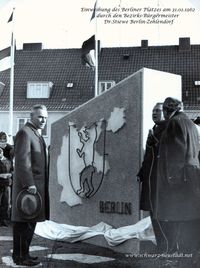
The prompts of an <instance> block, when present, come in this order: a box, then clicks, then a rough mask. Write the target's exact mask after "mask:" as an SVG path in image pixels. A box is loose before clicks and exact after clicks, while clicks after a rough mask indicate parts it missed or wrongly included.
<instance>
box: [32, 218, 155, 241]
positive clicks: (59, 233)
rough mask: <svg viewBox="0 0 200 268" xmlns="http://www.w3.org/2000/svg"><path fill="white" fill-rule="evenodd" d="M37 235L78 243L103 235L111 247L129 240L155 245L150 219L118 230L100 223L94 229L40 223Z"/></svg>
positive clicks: (50, 222) (45, 222)
mask: <svg viewBox="0 0 200 268" xmlns="http://www.w3.org/2000/svg"><path fill="white" fill-rule="evenodd" d="M35 234H37V235H39V236H42V237H44V238H48V239H51V240H58V241H66V242H70V243H73V242H77V241H82V240H85V239H88V238H91V237H94V236H97V235H103V236H104V238H105V240H106V241H107V243H108V244H109V245H110V246H117V245H119V244H121V243H123V242H124V241H126V240H129V239H133V238H136V239H139V240H150V241H152V242H153V243H155V236H154V232H153V229H152V225H151V219H150V217H147V218H144V219H142V220H140V221H139V222H137V223H136V224H133V225H129V226H124V227H120V228H117V229H114V228H112V226H110V225H108V224H106V223H104V222H100V223H99V224H97V225H94V226H92V227H84V226H74V225H68V224H60V223H56V222H53V221H44V222H38V223H37V225H36V229H35Z"/></svg>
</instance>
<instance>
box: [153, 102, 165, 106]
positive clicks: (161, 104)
mask: <svg viewBox="0 0 200 268" xmlns="http://www.w3.org/2000/svg"><path fill="white" fill-rule="evenodd" d="M156 106H162V107H163V102H157V103H156V104H155V105H154V107H156Z"/></svg>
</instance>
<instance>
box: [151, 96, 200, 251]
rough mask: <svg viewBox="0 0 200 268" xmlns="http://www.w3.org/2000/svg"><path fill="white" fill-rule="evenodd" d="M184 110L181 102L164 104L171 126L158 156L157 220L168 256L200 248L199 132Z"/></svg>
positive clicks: (165, 113)
mask: <svg viewBox="0 0 200 268" xmlns="http://www.w3.org/2000/svg"><path fill="white" fill-rule="evenodd" d="M181 109H182V103H181V102H180V101H179V100H176V99H174V98H167V99H166V100H165V101H164V104H163V112H164V116H165V119H166V120H167V121H168V122H167V125H166V129H165V130H164V132H163V135H162V138H161V140H160V147H159V154H158V173H157V191H156V204H155V211H154V218H156V219H158V220H159V222H160V226H161V227H162V231H163V233H164V235H165V238H166V252H168V253H170V252H180V253H194V252H195V251H196V250H198V249H199V246H200V227H199V226H200V168H199V160H198V153H199V141H198V132H197V129H196V127H195V125H194V123H193V122H192V121H191V120H190V119H189V118H188V117H187V115H186V114H185V113H184V112H182V111H181ZM163 223H164V224H163Z"/></svg>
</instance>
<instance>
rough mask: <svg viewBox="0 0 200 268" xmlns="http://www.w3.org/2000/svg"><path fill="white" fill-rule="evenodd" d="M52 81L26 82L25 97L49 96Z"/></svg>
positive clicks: (44, 97)
mask: <svg viewBox="0 0 200 268" xmlns="http://www.w3.org/2000/svg"><path fill="white" fill-rule="evenodd" d="M52 87H53V83H52V82H28V83H27V98H32V99H36V98H42V99H47V98H49V97H50V94H51V89H52Z"/></svg>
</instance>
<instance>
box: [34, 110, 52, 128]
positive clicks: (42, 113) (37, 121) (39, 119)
mask: <svg viewBox="0 0 200 268" xmlns="http://www.w3.org/2000/svg"><path fill="white" fill-rule="evenodd" d="M47 117H48V114H47V110H45V109H37V110H35V111H33V113H32V115H31V122H32V123H33V124H34V126H35V127H36V128H37V129H44V127H45V125H46V123H47Z"/></svg>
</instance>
